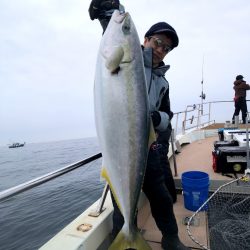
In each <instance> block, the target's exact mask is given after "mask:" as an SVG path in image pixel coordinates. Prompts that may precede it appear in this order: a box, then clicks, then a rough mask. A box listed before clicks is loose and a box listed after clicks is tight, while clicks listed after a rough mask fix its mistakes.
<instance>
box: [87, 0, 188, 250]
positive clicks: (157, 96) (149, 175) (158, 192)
mask: <svg viewBox="0 0 250 250" xmlns="http://www.w3.org/2000/svg"><path fill="white" fill-rule="evenodd" d="M115 9H119V10H120V12H124V7H123V6H122V5H121V4H120V3H119V1H118V0H115V1H114V0H113V1H109V0H92V2H91V3H90V7H89V15H90V19H91V20H95V19H98V20H99V21H100V23H101V25H102V28H103V32H105V29H106V27H107V25H108V23H109V20H110V18H111V15H112V13H113V11H114V10H115ZM178 44H179V39H178V36H177V33H176V31H175V30H174V28H173V27H172V26H170V25H169V24H168V23H166V22H158V23H156V24H154V25H153V26H151V27H150V29H149V30H148V31H147V32H146V33H145V36H144V43H143V46H142V52H143V57H144V67H145V75H146V80H147V88H148V96H149V103H150V112H151V118H152V121H153V125H154V129H155V131H156V133H157V134H158V135H159V136H158V138H157V141H156V142H154V143H153V144H152V145H151V147H150V149H149V153H148V160H147V167H146V173H145V177H144V183H143V187H142V189H143V192H144V193H145V195H146V196H147V198H148V200H149V203H150V207H151V212H152V216H153V217H154V219H155V222H156V224H157V226H158V228H159V230H160V231H161V232H162V240H161V245H162V248H163V249H168V250H186V249H189V248H187V247H185V246H184V245H183V243H182V242H181V241H180V239H179V237H178V226H177V223H176V219H175V215H174V211H173V202H174V201H175V200H176V193H175V190H174V191H173V192H172V194H170V192H169V190H168V188H167V185H166V182H167V179H168V178H172V179H173V176H172V174H170V173H171V170H170V167H169V163H168V160H167V155H166V154H165V153H166V152H168V141H169V137H170V134H171V130H172V128H171V125H170V121H171V119H172V117H173V112H172V111H171V110H170V100H169V83H168V81H167V80H166V79H165V73H166V71H167V70H168V69H169V67H170V66H169V65H165V64H164V62H163V59H164V58H165V56H166V55H167V54H168V53H169V52H170V51H172V50H173V49H174V48H175V47H177V46H178ZM164 154H165V155H164ZM167 163H168V165H167ZM166 167H167V168H168V169H167V170H166V169H164V168H166ZM169 170H170V171H169ZM111 197H112V200H113V206H114V213H113V230H112V235H113V238H115V237H116V235H117V234H118V233H119V231H120V230H121V228H122V226H123V224H124V219H123V216H122V214H121V212H120V210H119V208H118V206H117V204H116V202H115V200H114V197H113V195H112V193H111ZM135 223H136V221H135Z"/></svg>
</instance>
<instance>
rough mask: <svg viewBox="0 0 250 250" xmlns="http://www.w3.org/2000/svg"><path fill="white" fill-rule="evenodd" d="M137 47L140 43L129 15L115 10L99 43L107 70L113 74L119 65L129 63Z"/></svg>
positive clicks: (133, 57)
mask: <svg viewBox="0 0 250 250" xmlns="http://www.w3.org/2000/svg"><path fill="white" fill-rule="evenodd" d="M138 46H139V47H140V41H139V38H138V34H137V31H136V28H135V25H134V23H133V20H132V18H131V16H130V14H129V13H128V12H126V13H120V12H119V11H118V10H115V11H114V13H113V15H112V18H111V19H110V22H109V24H108V27H107V29H106V31H105V33H104V35H103V39H102V43H101V54H102V56H103V58H104V59H105V60H106V67H107V69H108V70H109V71H111V72H115V71H116V70H117V69H118V68H119V67H121V64H125V63H131V62H132V61H133V60H134V59H135V55H136V53H135V51H136V50H137V49H138ZM135 47H136V48H135Z"/></svg>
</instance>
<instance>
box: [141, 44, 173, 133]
mask: <svg viewBox="0 0 250 250" xmlns="http://www.w3.org/2000/svg"><path fill="white" fill-rule="evenodd" d="M143 58H144V68H145V75H146V80H147V89H148V96H149V103H150V112H153V111H159V113H160V116H161V122H160V124H159V125H158V126H157V127H155V129H156V130H157V131H159V132H163V131H166V130H167V127H168V125H169V123H170V118H169V114H170V100H169V83H168V81H167V80H166V79H165V77H164V76H165V73H166V71H167V70H168V69H169V68H170V66H169V65H165V64H164V62H161V63H160V65H159V66H158V67H157V68H153V50H152V48H143Z"/></svg>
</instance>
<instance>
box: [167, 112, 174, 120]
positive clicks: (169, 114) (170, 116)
mask: <svg viewBox="0 0 250 250" xmlns="http://www.w3.org/2000/svg"><path fill="white" fill-rule="evenodd" d="M168 116H169V120H172V118H173V116H174V113H173V112H172V111H169V113H168Z"/></svg>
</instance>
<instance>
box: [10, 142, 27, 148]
mask: <svg viewBox="0 0 250 250" xmlns="http://www.w3.org/2000/svg"><path fill="white" fill-rule="evenodd" d="M24 145H25V142H24V143H19V142H15V143H13V144H12V145H10V146H9V148H20V147H23V146H24Z"/></svg>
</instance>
